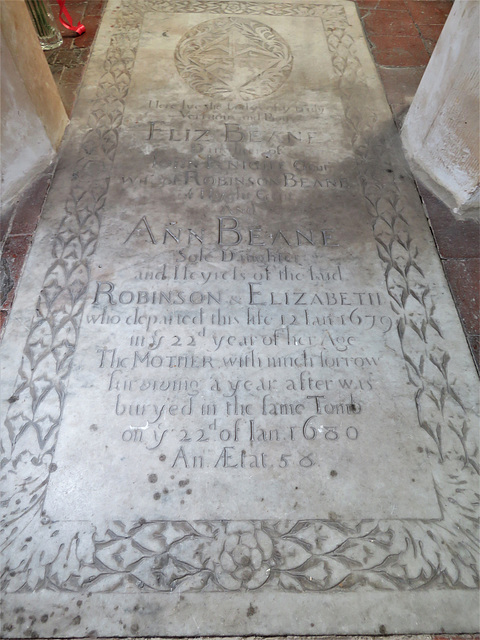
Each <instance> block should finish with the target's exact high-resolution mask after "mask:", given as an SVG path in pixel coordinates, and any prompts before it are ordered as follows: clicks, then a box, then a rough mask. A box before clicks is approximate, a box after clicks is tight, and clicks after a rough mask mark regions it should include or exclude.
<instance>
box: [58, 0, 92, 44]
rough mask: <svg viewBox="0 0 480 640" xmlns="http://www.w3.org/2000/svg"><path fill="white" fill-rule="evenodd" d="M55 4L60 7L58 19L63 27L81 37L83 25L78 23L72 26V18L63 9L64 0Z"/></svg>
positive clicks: (83, 31)
mask: <svg viewBox="0 0 480 640" xmlns="http://www.w3.org/2000/svg"><path fill="white" fill-rule="evenodd" d="M57 2H58V6H59V7H60V14H59V16H58V17H59V20H60V22H61V23H62V24H63V26H64V27H65V28H66V29H70V31H75V33H76V34H78V35H79V36H81V35H82V33H85V31H86V29H85V25H83V24H82V23H81V22H79V23H78V24H77V26H76V27H74V26H73V22H72V16H71V15H70V14H69V13H68V11H67V9H66V7H65V0H57ZM62 16H63V17H62Z"/></svg>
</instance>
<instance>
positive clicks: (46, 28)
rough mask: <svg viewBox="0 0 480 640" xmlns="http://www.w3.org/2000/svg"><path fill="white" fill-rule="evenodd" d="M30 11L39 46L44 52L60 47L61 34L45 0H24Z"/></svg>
mask: <svg viewBox="0 0 480 640" xmlns="http://www.w3.org/2000/svg"><path fill="white" fill-rule="evenodd" d="M25 1H26V3H27V7H28V8H29V10H30V15H31V16H32V20H33V24H34V25H35V29H36V31H37V35H38V39H39V41H40V46H41V47H42V49H43V50H44V51H50V49H56V48H57V47H60V46H61V44H62V42H63V39H62V34H61V33H60V31H59V30H58V28H57V26H56V25H55V18H54V17H53V14H52V11H51V9H50V5H49V3H48V1H46V0H25Z"/></svg>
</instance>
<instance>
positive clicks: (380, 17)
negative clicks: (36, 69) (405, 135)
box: [0, 0, 480, 367]
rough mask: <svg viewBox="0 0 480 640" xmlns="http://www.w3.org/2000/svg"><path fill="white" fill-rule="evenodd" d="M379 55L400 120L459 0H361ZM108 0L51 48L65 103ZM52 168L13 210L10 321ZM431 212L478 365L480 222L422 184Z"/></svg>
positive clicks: (82, 9)
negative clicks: (457, 212)
mask: <svg viewBox="0 0 480 640" xmlns="http://www.w3.org/2000/svg"><path fill="white" fill-rule="evenodd" d="M355 2H356V4H357V8H358V12H359V15H360V17H361V19H362V23H363V26H364V29H365V34H366V37H367V40H368V42H369V45H370V48H371V51H372V54H373V57H374V60H375V62H376V65H377V69H378V71H379V74H380V77H381V79H382V82H383V85H384V88H385V93H386V96H387V99H388V102H389V104H390V107H391V109H392V113H393V117H394V119H395V122H396V124H397V126H398V127H399V128H400V127H401V125H402V123H403V120H404V118H405V114H406V112H407V111H408V108H409V106H410V104H411V102H412V99H413V96H414V95H415V92H416V90H417V87H418V84H419V82H420V80H421V78H422V75H423V72H424V70H425V66H426V65H427V64H428V61H429V59H430V55H431V54H432V51H433V49H434V47H435V44H436V42H437V40H438V37H439V35H440V32H441V30H442V27H443V25H444V23H445V20H446V18H447V16H448V13H449V11H450V9H451V7H452V5H453V0H355ZM104 4H105V0H67V7H68V10H69V11H70V13H71V15H72V19H73V22H74V24H76V23H77V22H78V21H82V22H83V23H84V24H85V26H86V29H87V31H86V33H85V34H83V35H81V36H77V37H73V35H72V33H71V32H67V31H66V30H63V31H62V33H63V34H64V36H65V37H64V42H63V45H62V47H60V48H59V49H57V50H55V51H51V52H49V53H47V54H46V55H47V60H48V62H49V64H50V68H51V70H52V74H53V76H54V78H55V81H56V83H57V85H58V88H59V91H60V95H61V96H62V99H63V101H64V104H65V107H66V110H67V112H68V113H69V114H71V112H72V108H73V104H74V102H75V98H76V94H77V92H78V88H79V85H80V82H81V79H82V75H83V70H84V68H85V64H86V62H87V60H88V57H89V55H90V48H91V45H92V43H93V40H94V38H95V34H96V31H97V28H98V26H99V24H100V21H101V17H102V11H103V8H104ZM50 178H51V176H50V175H49V174H48V173H47V174H45V175H43V176H41V177H40V178H39V179H38V181H37V182H36V184H34V185H32V186H31V188H30V189H29V191H28V193H27V194H25V195H24V196H23V197H22V200H21V201H20V202H19V203H17V205H16V206H15V207H13V208H12V210H11V211H10V212H9V215H7V216H6V223H5V224H4V229H3V231H2V230H0V243H1V246H2V247H3V252H2V261H3V263H4V264H6V266H7V275H8V278H9V280H8V282H7V286H6V288H5V287H4V290H5V289H6V290H8V292H7V293H8V294H7V296H6V299H5V300H3V301H2V304H1V305H0V331H1V325H2V324H3V323H4V322H5V321H6V319H7V316H8V313H9V310H10V307H11V303H12V300H13V297H14V293H15V286H16V283H17V282H18V278H19V276H20V273H21V270H22V266H23V262H24V259H25V255H26V253H27V251H28V249H29V247H30V244H31V240H32V237H33V233H34V231H35V227H36V224H37V221H38V216H39V214H40V211H41V207H42V204H43V201H44V199H45V194H46V191H47V190H48V186H49V183H50ZM418 187H419V192H420V195H421V197H422V200H423V203H424V206H425V212H426V215H427V216H428V219H429V222H430V226H431V228H432V233H433V236H434V238H435V242H436V244H437V248H438V252H439V256H440V258H441V260H442V263H443V265H444V269H445V274H446V276H447V280H448V283H449V285H450V288H451V291H452V295H453V298H454V300H455V303H456V305H457V309H458V312H459V315H460V318H461V321H462V324H463V327H464V330H465V333H466V336H467V339H468V342H469V344H470V347H471V350H472V354H473V356H474V358H475V361H476V363H477V367H478V366H479V345H480V310H479V304H480V300H479V298H480V296H479V290H478V282H479V264H480V226H479V223H476V222H473V221H468V220H464V221H462V220H457V219H456V218H455V217H454V216H453V214H452V212H451V211H450V210H449V208H448V207H447V206H446V205H445V204H443V203H442V202H441V201H440V200H438V199H437V198H436V197H435V196H434V195H433V194H431V193H430V192H429V191H428V190H427V189H426V188H425V187H424V186H423V185H418Z"/></svg>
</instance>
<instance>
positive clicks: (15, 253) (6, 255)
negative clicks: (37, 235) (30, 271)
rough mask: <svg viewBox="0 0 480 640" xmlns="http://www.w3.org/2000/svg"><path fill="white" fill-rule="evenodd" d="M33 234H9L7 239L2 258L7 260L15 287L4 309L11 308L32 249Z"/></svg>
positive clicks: (4, 303) (5, 302) (9, 294)
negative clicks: (27, 256) (26, 260)
mask: <svg viewBox="0 0 480 640" xmlns="http://www.w3.org/2000/svg"><path fill="white" fill-rule="evenodd" d="M31 243H32V236H9V237H8V238H7V240H6V241H5V244H4V247H3V252H2V258H3V259H4V260H5V261H6V264H7V270H8V275H9V277H10V278H11V279H12V280H13V288H12V289H11V290H10V291H9V293H8V295H7V296H6V299H5V301H4V302H3V304H2V309H4V310H5V309H9V308H10V307H11V305H12V302H13V298H14V297H15V289H16V286H17V284H18V280H19V278H20V275H21V273H22V269H23V265H24V262H25V257H26V255H27V253H28V251H29V249H30V245H31Z"/></svg>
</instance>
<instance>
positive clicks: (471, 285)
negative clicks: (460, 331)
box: [444, 258, 480, 335]
mask: <svg viewBox="0 0 480 640" xmlns="http://www.w3.org/2000/svg"><path fill="white" fill-rule="evenodd" d="M444 268H445V272H446V274H447V278H448V282H449V285H450V288H451V290H452V294H453V297H454V300H455V303H456V305H457V308H458V313H459V316H460V318H461V320H462V322H463V326H464V327H465V331H466V333H467V334H472V335H479V334H480V308H479V306H480V292H479V283H480V259H479V258H467V259H465V260H445V261H444Z"/></svg>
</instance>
